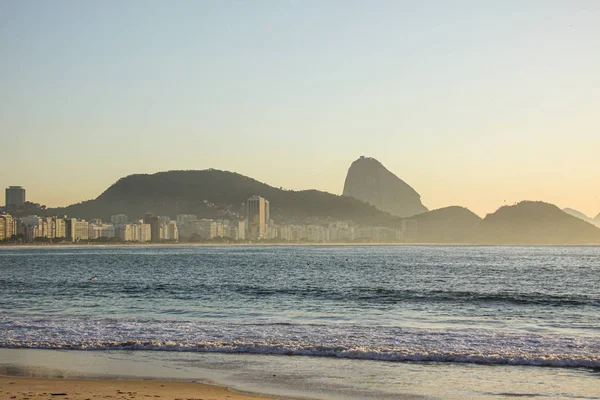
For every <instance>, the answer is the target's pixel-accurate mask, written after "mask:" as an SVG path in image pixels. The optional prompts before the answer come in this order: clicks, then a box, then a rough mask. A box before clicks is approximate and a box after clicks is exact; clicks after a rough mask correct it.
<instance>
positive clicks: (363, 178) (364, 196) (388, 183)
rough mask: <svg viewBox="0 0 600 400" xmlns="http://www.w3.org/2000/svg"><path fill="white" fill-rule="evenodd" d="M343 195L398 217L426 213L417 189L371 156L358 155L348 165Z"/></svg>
mask: <svg viewBox="0 0 600 400" xmlns="http://www.w3.org/2000/svg"><path fill="white" fill-rule="evenodd" d="M344 196H350V197H354V198H356V199H359V200H362V201H364V202H366V203H369V204H371V205H373V206H375V207H377V208H379V209H380V210H382V211H387V212H389V213H391V214H394V215H397V216H400V217H410V216H413V215H416V214H421V213H424V212H426V211H427V208H426V207H425V206H424V205H423V204H422V203H421V196H420V195H419V193H417V191H416V190H414V189H413V188H412V187H411V186H410V185H409V184H407V183H406V182H404V181H403V180H402V179H400V178H398V177H397V176H396V175H394V174H393V173H392V172H390V171H389V170H388V169H387V168H385V167H384V166H383V164H381V163H380V162H379V161H377V160H376V159H375V158H371V157H364V156H361V157H360V158H359V159H358V160H356V161H354V162H353V163H352V165H350V168H349V169H348V174H347V175H346V182H345V183H344Z"/></svg>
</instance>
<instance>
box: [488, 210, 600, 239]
mask: <svg viewBox="0 0 600 400" xmlns="http://www.w3.org/2000/svg"><path fill="white" fill-rule="evenodd" d="M481 227H482V230H481V241H482V242H487V243H499V244H585V243H600V229H598V228H597V227H595V226H593V225H592V224H590V223H588V222H585V221H582V220H581V219H579V218H577V217H573V216H572V215H569V214H567V213H565V212H563V211H562V210H561V209H559V208H558V207H556V206H555V205H553V204H548V203H543V202H539V201H537V202H533V201H523V202H521V203H519V204H517V205H514V206H504V207H501V208H499V209H498V211H496V212H495V213H493V214H488V215H487V216H486V217H485V218H484V219H483V222H482V224H481Z"/></svg>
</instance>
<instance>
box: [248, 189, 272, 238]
mask: <svg viewBox="0 0 600 400" xmlns="http://www.w3.org/2000/svg"><path fill="white" fill-rule="evenodd" d="M246 209H247V216H248V219H247V220H248V236H249V239H251V240H258V239H264V238H266V237H267V226H268V223H269V218H270V206H269V201H268V200H267V199H265V198H263V197H260V196H252V197H250V198H249V199H248V201H247V202H246Z"/></svg>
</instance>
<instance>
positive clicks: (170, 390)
mask: <svg viewBox="0 0 600 400" xmlns="http://www.w3.org/2000/svg"><path fill="white" fill-rule="evenodd" d="M42 396H46V397H51V398H55V399H69V400H86V399H91V398H93V397H101V398H108V399H129V400H132V399H148V398H154V399H160V400H177V399H194V400H196V399H197V400H200V399H206V398H210V399H213V400H267V399H274V398H273V397H260V396H254V395H249V394H244V393H239V392H234V391H231V390H229V389H228V388H225V387H221V386H213V385H208V384H205V383H198V382H177V381H162V380H121V379H110V380H109V379H98V380H96V379H50V378H30V377H21V376H0V399H29V398H32V397H42Z"/></svg>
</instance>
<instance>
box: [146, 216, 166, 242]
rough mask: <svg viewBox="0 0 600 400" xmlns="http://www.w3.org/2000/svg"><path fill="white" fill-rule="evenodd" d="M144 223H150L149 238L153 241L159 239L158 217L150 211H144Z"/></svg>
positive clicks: (159, 226) (159, 221)
mask: <svg viewBox="0 0 600 400" xmlns="http://www.w3.org/2000/svg"><path fill="white" fill-rule="evenodd" d="M144 224H148V225H150V237H151V240H152V241H153V242H158V241H159V240H160V239H161V234H160V228H161V227H162V223H161V220H160V217H158V216H156V215H154V214H152V213H146V215H145V216H144Z"/></svg>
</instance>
